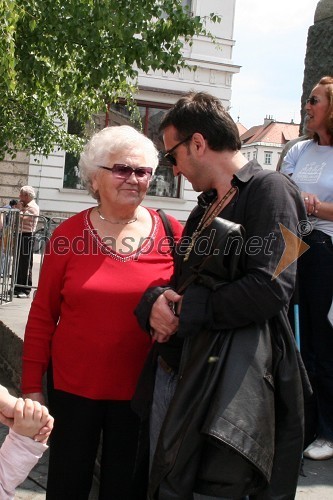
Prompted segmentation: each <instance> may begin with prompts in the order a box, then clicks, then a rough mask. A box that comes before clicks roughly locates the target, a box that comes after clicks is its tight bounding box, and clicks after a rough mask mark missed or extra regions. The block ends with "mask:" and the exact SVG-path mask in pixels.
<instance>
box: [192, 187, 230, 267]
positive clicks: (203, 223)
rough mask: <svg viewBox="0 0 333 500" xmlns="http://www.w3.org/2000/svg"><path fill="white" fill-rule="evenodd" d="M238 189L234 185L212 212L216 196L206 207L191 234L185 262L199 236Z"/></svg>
mask: <svg viewBox="0 0 333 500" xmlns="http://www.w3.org/2000/svg"><path fill="white" fill-rule="evenodd" d="M235 191H237V188H236V187H234V186H232V187H231V188H230V189H229V191H228V192H227V193H226V194H225V195H224V196H223V198H221V200H220V201H219V202H218V203H217V205H216V207H215V208H214V209H213V210H212V212H211V213H209V212H210V209H211V208H212V206H213V205H214V203H215V202H216V200H217V198H215V200H213V201H212V202H211V203H210V204H209V205H208V207H207V208H206V210H205V211H204V214H203V216H202V217H201V219H200V221H199V224H198V225H197V228H196V230H195V231H193V234H192V236H191V242H190V244H189V246H188V247H187V249H186V252H185V255H184V262H187V261H188V259H189V257H190V253H191V252H192V250H193V248H194V245H195V243H196V241H197V239H198V238H199V236H200V235H201V234H202V233H203V231H204V230H205V229H206V228H207V227H208V226H209V225H210V224H211V223H212V222H213V220H214V219H215V217H216V216H217V215H218V214H219V213H220V212H221V210H222V208H223V205H224V203H225V202H226V200H227V199H228V198H229V197H230V196H232V195H233V194H234V192H235Z"/></svg>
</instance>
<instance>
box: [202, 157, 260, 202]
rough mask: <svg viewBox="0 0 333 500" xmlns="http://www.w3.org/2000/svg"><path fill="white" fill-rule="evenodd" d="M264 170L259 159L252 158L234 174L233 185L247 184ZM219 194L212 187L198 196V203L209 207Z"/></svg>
mask: <svg viewBox="0 0 333 500" xmlns="http://www.w3.org/2000/svg"><path fill="white" fill-rule="evenodd" d="M260 170H262V167H261V166H260V165H259V163H258V162H257V160H251V161H249V162H248V163H246V165H244V166H243V167H242V168H241V169H240V170H238V172H237V173H236V174H234V175H233V179H232V181H231V184H232V185H233V186H240V185H241V184H246V183H247V182H249V181H250V180H251V179H252V177H253V176H254V175H255V174H256V173H258V172H259V171H260ZM216 196H217V192H216V189H210V190H209V191H205V192H204V193H201V194H200V195H199V196H198V205H199V206H200V207H202V208H205V207H207V206H208V205H209V204H210V203H212V201H214V199H215V198H216Z"/></svg>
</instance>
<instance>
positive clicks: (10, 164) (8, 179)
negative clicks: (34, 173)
mask: <svg viewBox="0 0 333 500" xmlns="http://www.w3.org/2000/svg"><path fill="white" fill-rule="evenodd" d="M28 176H29V155H27V154H26V153H24V152H18V153H17V156H16V158H14V159H13V160H12V159H10V158H8V157H6V158H5V159H4V160H3V161H1V162H0V206H3V205H6V204H7V203H8V201H9V200H11V199H12V198H18V196H19V192H20V188H21V187H22V186H26V185H27V184H28Z"/></svg>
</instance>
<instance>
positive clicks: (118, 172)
mask: <svg viewBox="0 0 333 500" xmlns="http://www.w3.org/2000/svg"><path fill="white" fill-rule="evenodd" d="M98 167H99V168H104V170H109V172H112V174H113V175H114V176H115V177H117V178H118V179H129V178H130V177H131V175H132V174H133V173H134V175H135V177H136V178H137V180H138V181H140V180H141V181H146V180H148V179H150V178H151V176H152V175H153V169H152V168H150V167H136V168H133V167H131V166H130V165H125V164H124V163H115V164H114V165H113V167H104V166H103V165H98Z"/></svg>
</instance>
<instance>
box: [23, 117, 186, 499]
mask: <svg viewBox="0 0 333 500" xmlns="http://www.w3.org/2000/svg"><path fill="white" fill-rule="evenodd" d="M157 163H158V153H157V151H156V149H155V147H154V145H153V143H152V142H151V141H150V139H148V138H147V137H145V136H144V135H142V134H141V133H139V132H137V131H136V130H135V129H133V128H132V127H129V126H119V127H109V128H105V129H103V130H102V131H101V132H99V133H97V134H95V135H94V136H93V137H92V139H91V140H90V142H89V143H88V144H87V146H86V148H85V150H84V152H83V153H82V155H81V158H80V162H79V166H80V170H81V177H82V179H83V180H84V181H85V183H86V186H87V188H88V190H89V192H90V193H91V194H92V195H93V197H94V198H96V199H97V200H98V206H96V207H94V208H91V209H88V210H84V211H83V212H81V213H79V214H77V215H75V216H73V217H71V218H70V219H68V220H67V221H65V222H63V223H62V224H61V225H60V226H59V227H58V228H57V229H56V231H54V233H53V235H52V238H51V240H50V242H49V244H48V247H47V249H46V255H45V258H44V264H43V267H42V272H41V276H40V280H39V286H38V290H37V294H36V297H35V299H34V301H33V303H32V307H31V311H30V314H29V318H28V323H27V327H26V333H25V340H24V353H23V376H22V392H23V394H24V395H25V396H29V397H30V398H33V399H38V400H39V401H40V402H43V395H42V377H43V374H44V373H45V371H46V370H47V369H48V367H49V370H48V386H49V389H48V390H49V405H50V410H51V411H52V414H53V415H54V418H55V421H56V424H55V429H54V434H53V437H52V440H51V443H50V461H49V475H48V485H47V495H46V497H47V499H54V500H59V499H61V500H66V499H68V500H73V499H80V500H84V499H87V498H88V496H89V491H90V488H91V484H92V478H93V470H94V463H95V458H96V453H97V448H98V445H99V440H100V434H101V431H103V439H102V460H101V477H100V494H99V498H100V499H110V498H112V500H127V499H133V500H134V499H135V500H139V499H141V498H142V499H145V498H146V493H145V485H144V483H145V479H146V477H145V474H143V473H142V471H141V474H138V472H139V471H140V464H138V463H137V460H136V459H137V449H138V437H139V433H140V423H139V421H138V418H137V416H136V415H135V414H134V413H133V412H132V410H131V406H130V400H131V398H132V396H133V393H134V390H135V387H136V383H137V379H138V376H139V374H140V372H141V369H142V367H143V364H144V361H145V358H146V355H147V353H148V351H149V349H150V346H151V339H150V338H149V336H147V334H145V333H144V332H143V331H142V330H141V329H140V328H139V327H138V325H137V322H136V318H135V316H134V314H133V310H134V308H135V306H136V304H137V303H138V301H139V299H140V297H141V295H142V293H143V292H144V291H145V290H146V288H147V287H149V286H151V285H152V284H161V285H163V284H166V283H168V281H169V278H170V276H171V274H172V272H173V259H172V253H171V251H170V246H169V245H168V240H167V239H166V233H165V229H164V225H163V223H162V221H161V219H160V217H159V215H158V214H157V213H156V212H155V211H153V210H150V209H147V208H144V207H143V206H141V202H142V200H143V198H144V196H145V194H146V192H147V189H148V187H149V183H150V180H151V177H152V174H153V171H154V168H155V167H156V166H157ZM169 221H170V223H171V226H172V229H173V233H174V235H175V237H176V239H178V238H179V237H180V234H181V231H182V226H181V225H180V224H179V223H178V222H177V221H176V220H175V219H173V218H172V217H169Z"/></svg>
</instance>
